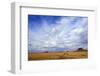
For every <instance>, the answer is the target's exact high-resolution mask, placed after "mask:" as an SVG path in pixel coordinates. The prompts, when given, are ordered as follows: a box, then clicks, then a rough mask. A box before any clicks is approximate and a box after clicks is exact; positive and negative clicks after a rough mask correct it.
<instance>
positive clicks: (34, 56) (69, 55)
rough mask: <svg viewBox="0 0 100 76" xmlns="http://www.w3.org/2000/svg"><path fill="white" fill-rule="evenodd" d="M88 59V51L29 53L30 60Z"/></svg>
mask: <svg viewBox="0 0 100 76" xmlns="http://www.w3.org/2000/svg"><path fill="white" fill-rule="evenodd" d="M82 58H88V51H73V52H47V53H44V52H43V53H28V60H29V61H30V60H54V59H82Z"/></svg>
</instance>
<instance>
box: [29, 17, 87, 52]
mask: <svg viewBox="0 0 100 76" xmlns="http://www.w3.org/2000/svg"><path fill="white" fill-rule="evenodd" d="M74 19H75V17H71V18H67V17H63V18H62V19H61V20H59V21H57V23H56V24H51V25H56V26H54V27H52V26H49V25H48V23H47V22H45V21H44V22H43V24H42V27H41V28H40V30H39V31H38V32H37V33H34V32H32V31H29V44H30V45H29V50H30V51H33V50H34V51H39V52H42V51H45V50H48V51H57V50H56V49H57V48H65V49H66V50H68V51H72V50H76V49H78V48H80V47H82V48H87V43H84V44H83V43H82V41H83V40H84V38H85V39H87V25H86V24H85V23H87V18H83V19H82V20H79V21H78V22H77V23H76V24H74V25H72V24H70V23H71V22H72V21H73V20H74ZM85 36H86V37H85ZM82 37H83V38H82Z"/></svg>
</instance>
